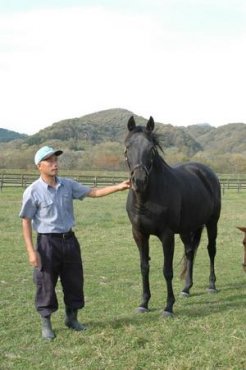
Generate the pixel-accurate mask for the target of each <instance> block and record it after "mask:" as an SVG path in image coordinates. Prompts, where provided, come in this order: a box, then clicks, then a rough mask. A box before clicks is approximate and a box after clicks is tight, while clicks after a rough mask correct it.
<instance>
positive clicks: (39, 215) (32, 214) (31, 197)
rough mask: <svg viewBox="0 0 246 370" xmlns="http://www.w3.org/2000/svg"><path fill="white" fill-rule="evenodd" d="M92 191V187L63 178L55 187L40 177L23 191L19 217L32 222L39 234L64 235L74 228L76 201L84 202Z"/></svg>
mask: <svg viewBox="0 0 246 370" xmlns="http://www.w3.org/2000/svg"><path fill="white" fill-rule="evenodd" d="M89 191H90V187H88V186H85V185H82V184H80V183H78V182H77V181H74V180H72V179H67V178H61V177H57V186H56V188H53V187H51V186H49V185H48V184H47V183H46V182H44V181H43V180H42V179H41V177H40V178H39V179H38V180H36V181H35V182H33V183H32V184H31V185H30V186H28V188H27V189H26V190H25V191H24V194H23V202H22V207H21V211H20V217H21V218H29V219H31V220H32V227H33V229H34V230H35V231H37V232H38V233H65V232H67V231H69V230H70V229H71V228H72V227H73V226H74V225H75V220H74V211H73V199H83V198H84V197H85V196H86V195H87V194H88V193H89Z"/></svg>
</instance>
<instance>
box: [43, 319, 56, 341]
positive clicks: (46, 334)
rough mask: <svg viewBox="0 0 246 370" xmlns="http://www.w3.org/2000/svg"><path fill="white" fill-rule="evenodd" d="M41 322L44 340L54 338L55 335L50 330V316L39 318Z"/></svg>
mask: <svg viewBox="0 0 246 370" xmlns="http://www.w3.org/2000/svg"><path fill="white" fill-rule="evenodd" d="M41 320H42V337H43V338H44V339H46V340H52V339H54V338H55V333H54V332H53V330H52V326H51V321H50V316H47V317H41Z"/></svg>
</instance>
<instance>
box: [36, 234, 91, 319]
mask: <svg viewBox="0 0 246 370" xmlns="http://www.w3.org/2000/svg"><path fill="white" fill-rule="evenodd" d="M37 251H38V253H39V255H40V259H41V266H40V268H35V270H34V281H35V283H36V288H37V289H36V298H35V306H36V309H37V311H38V312H39V313H40V315H41V316H43V317H45V316H48V315H50V314H51V313H52V312H54V311H56V310H57V309H58V301H57V296H56V292H55V287H56V284H57V280H58V277H60V281H61V285H62V288H63V297H64V303H65V305H66V306H68V307H71V308H75V309H79V308H82V307H84V292H83V284H84V278H83V266H82V259H81V252H80V245H79V243H78V240H77V238H76V237H75V235H74V233H73V232H71V233H70V234H69V236H67V237H66V238H63V237H61V236H59V234H38V237H37Z"/></svg>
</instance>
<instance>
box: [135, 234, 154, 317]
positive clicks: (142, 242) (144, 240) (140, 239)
mask: <svg viewBox="0 0 246 370" xmlns="http://www.w3.org/2000/svg"><path fill="white" fill-rule="evenodd" d="M133 237H134V240H135V242H136V244H137V247H138V250H139V255H140V269H141V274H142V287H143V290H142V301H141V303H140V305H139V307H138V308H137V309H136V312H141V313H142V312H148V311H149V309H148V304H149V300H150V297H151V294H150V286H149V260H150V258H149V235H145V234H142V233H140V232H139V231H136V230H133Z"/></svg>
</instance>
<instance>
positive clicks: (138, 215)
mask: <svg viewBox="0 0 246 370" xmlns="http://www.w3.org/2000/svg"><path fill="white" fill-rule="evenodd" d="M127 212H128V216H129V219H130V221H131V223H132V224H133V225H134V226H135V227H136V228H137V229H139V230H143V231H145V232H149V233H150V234H155V233H156V232H157V230H158V229H159V227H160V226H161V225H163V224H165V220H166V214H167V208H166V207H164V206H160V205H158V204H150V203H149V202H148V203H145V204H135V205H134V206H131V207H127Z"/></svg>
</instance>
